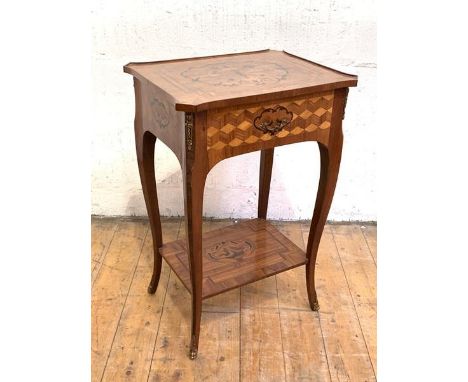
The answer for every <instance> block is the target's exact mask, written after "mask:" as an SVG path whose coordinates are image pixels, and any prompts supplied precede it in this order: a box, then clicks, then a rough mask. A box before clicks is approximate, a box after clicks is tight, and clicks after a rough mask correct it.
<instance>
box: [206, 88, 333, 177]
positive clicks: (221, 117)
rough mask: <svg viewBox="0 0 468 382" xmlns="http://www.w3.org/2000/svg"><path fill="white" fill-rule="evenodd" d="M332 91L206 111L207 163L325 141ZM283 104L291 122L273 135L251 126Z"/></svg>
mask: <svg viewBox="0 0 468 382" xmlns="http://www.w3.org/2000/svg"><path fill="white" fill-rule="evenodd" d="M333 100H334V91H327V92H320V93H315V94H312V95H309V96H306V97H298V98H289V99H284V100H280V101H273V102H268V103H256V104H251V105H246V106H242V107H230V108H223V109H214V110H208V111H207V150H208V163H209V167H210V168H212V167H214V165H215V164H216V163H218V162H220V161H221V160H223V159H225V158H229V157H232V156H235V155H240V154H244V153H248V152H252V151H257V150H261V149H266V148H271V147H275V146H281V145H285V144H290V143H296V142H302V141H311V140H316V141H320V142H322V143H324V144H326V143H327V142H328V135H329V131H330V127H331V121H332V114H333ZM278 106H281V107H284V108H286V109H287V111H289V112H291V113H292V120H291V122H290V123H289V124H288V125H287V126H285V127H284V128H283V129H282V130H281V131H279V132H277V133H276V134H274V135H271V134H270V133H264V132H263V131H261V130H259V129H258V128H256V127H255V126H254V120H255V118H256V117H258V116H260V115H261V114H262V112H264V111H265V110H266V109H270V108H276V107H278Z"/></svg>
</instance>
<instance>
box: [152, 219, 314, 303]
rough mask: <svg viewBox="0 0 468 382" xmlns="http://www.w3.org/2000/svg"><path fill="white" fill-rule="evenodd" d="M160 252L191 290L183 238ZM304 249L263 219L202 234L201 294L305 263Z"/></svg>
mask: <svg viewBox="0 0 468 382" xmlns="http://www.w3.org/2000/svg"><path fill="white" fill-rule="evenodd" d="M160 253H161V255H162V256H163V258H164V259H165V260H166V261H167V262H168V264H169V265H170V266H171V268H172V269H173V270H174V272H175V273H176V274H177V276H179V278H180V279H181V281H182V283H183V284H184V285H185V287H186V288H187V289H188V290H189V291H191V289H192V288H191V284H190V272H189V263H188V259H189V257H188V255H187V248H186V241H185V240H184V239H182V240H178V241H175V242H171V243H167V244H165V245H163V246H162V248H161V249H160ZM305 261H306V257H305V253H304V251H302V250H301V249H300V248H298V247H297V246H296V245H295V244H294V243H292V242H291V241H290V240H288V239H287V238H286V237H285V236H283V235H282V234H281V233H280V232H279V231H278V230H276V229H275V228H274V227H273V226H272V225H270V224H269V223H268V222H267V221H265V220H263V219H254V220H249V221H245V222H243V223H239V224H234V225H232V226H229V227H225V228H221V229H218V230H214V231H211V232H209V233H207V234H205V236H204V238H203V288H202V296H203V298H208V297H211V296H215V295H217V294H219V293H222V292H224V291H228V290H230V289H234V288H237V287H239V286H242V285H245V284H248V283H250V282H253V281H256V280H259V279H262V278H265V277H268V276H271V275H274V274H276V273H279V272H282V271H285V270H288V269H291V268H294V267H297V266H300V265H303V264H305Z"/></svg>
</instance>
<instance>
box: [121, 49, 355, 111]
mask: <svg viewBox="0 0 468 382" xmlns="http://www.w3.org/2000/svg"><path fill="white" fill-rule="evenodd" d="M124 70H125V72H127V73H130V74H132V75H134V76H135V77H137V78H139V79H140V80H146V81H149V82H150V83H152V84H153V85H155V86H157V87H158V88H160V89H161V90H162V91H163V92H165V93H166V94H167V95H168V96H169V97H170V98H172V99H173V101H174V104H175V109H176V110H178V111H186V112H196V111H201V110H207V109H215V108H220V107H227V106H233V105H240V104H245V103H249V102H262V101H269V100H275V99H280V98H285V97H294V96H299V95H304V94H310V93H311V92H319V91H326V90H333V89H338V88H344V87H350V86H356V85H357V77H356V76H354V75H350V74H346V73H342V72H339V71H337V70H334V69H331V68H328V67H325V66H323V65H319V64H317V63H314V62H311V61H308V60H305V59H303V58H300V57H297V56H294V55H292V54H289V53H287V52H281V51H275V50H262V51H257V52H246V53H237V54H228V55H222V56H210V57H200V58H189V59H181V60H170V61H155V62H146V63H145V62H142V63H129V64H128V65H126V66H125V68H124Z"/></svg>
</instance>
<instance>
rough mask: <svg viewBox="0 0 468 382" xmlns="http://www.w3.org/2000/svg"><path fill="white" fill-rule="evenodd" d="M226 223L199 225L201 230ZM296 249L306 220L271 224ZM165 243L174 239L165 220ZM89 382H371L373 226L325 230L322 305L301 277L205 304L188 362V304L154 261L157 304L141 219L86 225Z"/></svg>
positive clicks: (295, 274)
mask: <svg viewBox="0 0 468 382" xmlns="http://www.w3.org/2000/svg"><path fill="white" fill-rule="evenodd" d="M230 224H232V221H227V220H225V221H212V220H207V221H206V222H204V225H203V231H204V232H205V233H206V232H208V231H211V230H214V229H218V228H221V227H225V226H227V225H230ZM273 224H274V225H275V227H276V228H277V229H278V230H279V231H281V232H282V233H283V234H284V235H285V236H286V237H287V238H288V239H289V240H291V241H292V242H293V243H294V244H296V245H297V246H299V247H300V248H302V249H304V248H305V243H306V240H307V238H308V230H309V224H310V223H307V222H305V223H304V222H302V223H301V222H273ZM162 227H163V240H164V241H165V242H168V241H172V240H176V239H181V238H184V235H185V224H183V220H182V219H164V220H163V222H162ZM91 228H92V256H91V261H92V280H93V289H92V293H93V296H92V381H93V382H96V381H154V382H156V381H202V380H203V381H249V382H250V381H359V382H361V381H374V380H375V379H376V378H375V371H376V370H375V368H376V358H377V355H376V333H375V332H376V263H377V252H376V240H377V239H376V227H375V226H372V225H365V226H359V225H333V226H327V227H326V228H325V232H324V235H323V238H322V242H321V244H320V249H319V255H318V258H317V293H318V298H319V302H320V306H321V310H320V311H319V312H312V311H311V310H310V308H309V305H308V301H307V292H306V288H305V272H304V267H303V266H301V267H299V268H295V269H292V270H290V271H287V272H283V273H280V274H278V275H276V276H272V277H269V278H266V279H264V280H260V281H257V282H255V283H253V284H249V285H245V286H243V287H241V288H238V289H235V290H232V291H229V292H227V293H223V294H221V295H218V296H215V297H212V298H209V299H206V300H204V301H203V314H202V323H201V334H200V347H199V355H198V358H197V360H196V361H191V360H189V358H188V356H187V354H188V345H189V331H190V317H191V314H190V309H191V303H190V294H189V293H188V292H187V290H186V289H185V287H184V286H183V285H182V283H181V281H180V280H179V279H178V277H177V276H176V274H175V273H174V272H172V271H171V270H170V268H169V267H168V266H167V264H165V262H164V261H163V270H162V274H161V280H160V286H159V288H158V290H157V292H156V294H155V295H148V294H147V292H146V288H147V285H148V282H149V280H150V278H151V271H152V262H153V252H152V240H151V232H150V230H149V226H148V222H147V220H145V219H140V220H134V221H132V220H128V219H117V218H114V219H105V218H104V219H101V218H99V219H96V218H94V219H92V227H91Z"/></svg>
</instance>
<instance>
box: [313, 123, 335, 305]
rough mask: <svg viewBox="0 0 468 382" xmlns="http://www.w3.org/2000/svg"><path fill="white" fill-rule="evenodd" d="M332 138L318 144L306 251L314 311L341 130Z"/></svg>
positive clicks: (333, 190) (333, 189)
mask: <svg viewBox="0 0 468 382" xmlns="http://www.w3.org/2000/svg"><path fill="white" fill-rule="evenodd" d="M333 138H334V139H333V140H332V141H330V144H329V145H328V146H325V145H324V144H322V143H320V142H318V146H319V150H320V181H319V186H318V191H317V199H316V201H315V208H314V214H313V217H312V223H311V225H310V232H309V240H308V242H307V250H306V254H307V258H308V259H309V260H308V262H307V265H306V282H307V294H308V297H309V304H310V308H311V309H312V310H314V311H318V310H319V309H320V305H319V303H318V299H317V292H316V290H315V261H316V259H317V251H318V247H319V244H320V238H321V237H322V233H323V228H324V226H325V222H326V220H327V216H328V212H329V210H330V206H331V202H332V199H333V194H334V192H335V187H336V181H337V178H338V172H339V169H340V161H341V150H342V146H343V135H342V132H341V129H340V130H339V132H338V134H335V136H334V137H333Z"/></svg>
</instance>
